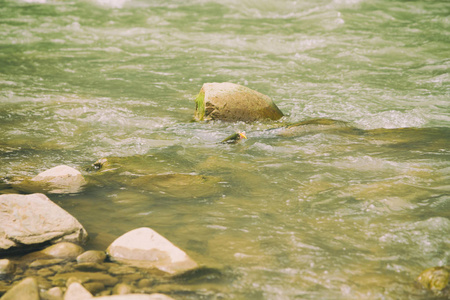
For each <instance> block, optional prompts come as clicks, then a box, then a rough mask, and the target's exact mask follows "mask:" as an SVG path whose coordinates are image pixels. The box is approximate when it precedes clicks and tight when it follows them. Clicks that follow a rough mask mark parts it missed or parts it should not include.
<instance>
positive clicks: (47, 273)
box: [36, 268, 55, 277]
mask: <svg viewBox="0 0 450 300" xmlns="http://www.w3.org/2000/svg"><path fill="white" fill-rule="evenodd" d="M36 274H37V275H39V276H41V277H48V276H52V275H54V274H55V271H52V270H50V269H47V268H44V269H40V270H39V271H37V273H36Z"/></svg>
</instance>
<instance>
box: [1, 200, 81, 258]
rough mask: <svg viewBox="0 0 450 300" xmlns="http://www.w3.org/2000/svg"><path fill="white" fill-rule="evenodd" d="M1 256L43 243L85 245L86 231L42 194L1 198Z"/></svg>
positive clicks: (37, 246)
mask: <svg viewBox="0 0 450 300" xmlns="http://www.w3.org/2000/svg"><path fill="white" fill-rule="evenodd" d="M0 224H2V226H1V227H0V254H2V253H6V252H23V251H30V250H33V249H36V248H40V247H41V246H42V244H43V243H58V242H62V241H67V242H73V243H84V242H86V240H87V236H88V234H87V232H86V230H85V229H84V228H83V226H82V225H81V224H80V223H79V222H78V221H77V220H76V219H75V218H74V217H73V216H72V215H70V214H69V213H68V212H66V211H65V210H63V209H62V208H61V207H59V206H58V205H56V204H55V203H53V202H52V201H51V200H50V199H49V198H48V197H47V196H45V195H43V194H31V195H19V194H7V195H0Z"/></svg>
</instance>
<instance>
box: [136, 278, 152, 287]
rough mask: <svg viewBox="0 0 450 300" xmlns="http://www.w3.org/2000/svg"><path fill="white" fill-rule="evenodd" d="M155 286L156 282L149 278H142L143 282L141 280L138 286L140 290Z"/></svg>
mask: <svg viewBox="0 0 450 300" xmlns="http://www.w3.org/2000/svg"><path fill="white" fill-rule="evenodd" d="M154 284H155V282H154V281H153V280H150V279H148V278H142V279H141V280H139V282H138V284H137V286H138V288H140V289H143V288H146V287H151V286H153V285H154Z"/></svg>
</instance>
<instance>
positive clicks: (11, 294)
mask: <svg viewBox="0 0 450 300" xmlns="http://www.w3.org/2000/svg"><path fill="white" fill-rule="evenodd" d="M19 299H20V300H39V290H38V284H37V281H36V279H35V278H31V277H29V278H25V279H24V280H22V281H21V282H19V283H18V284H17V285H15V286H13V287H12V288H11V289H10V290H9V291H7V292H6V294H4V295H3V297H2V298H1V300H19Z"/></svg>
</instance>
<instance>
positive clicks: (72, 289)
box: [64, 282, 94, 300]
mask: <svg viewBox="0 0 450 300" xmlns="http://www.w3.org/2000/svg"><path fill="white" fill-rule="evenodd" d="M93 297H94V296H92V294H91V293H89V291H88V290H86V289H85V288H84V287H83V286H82V285H81V284H80V283H78V282H73V283H72V284H70V285H69V287H68V288H67V291H66V293H65V294H64V300H85V299H90V298H93Z"/></svg>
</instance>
